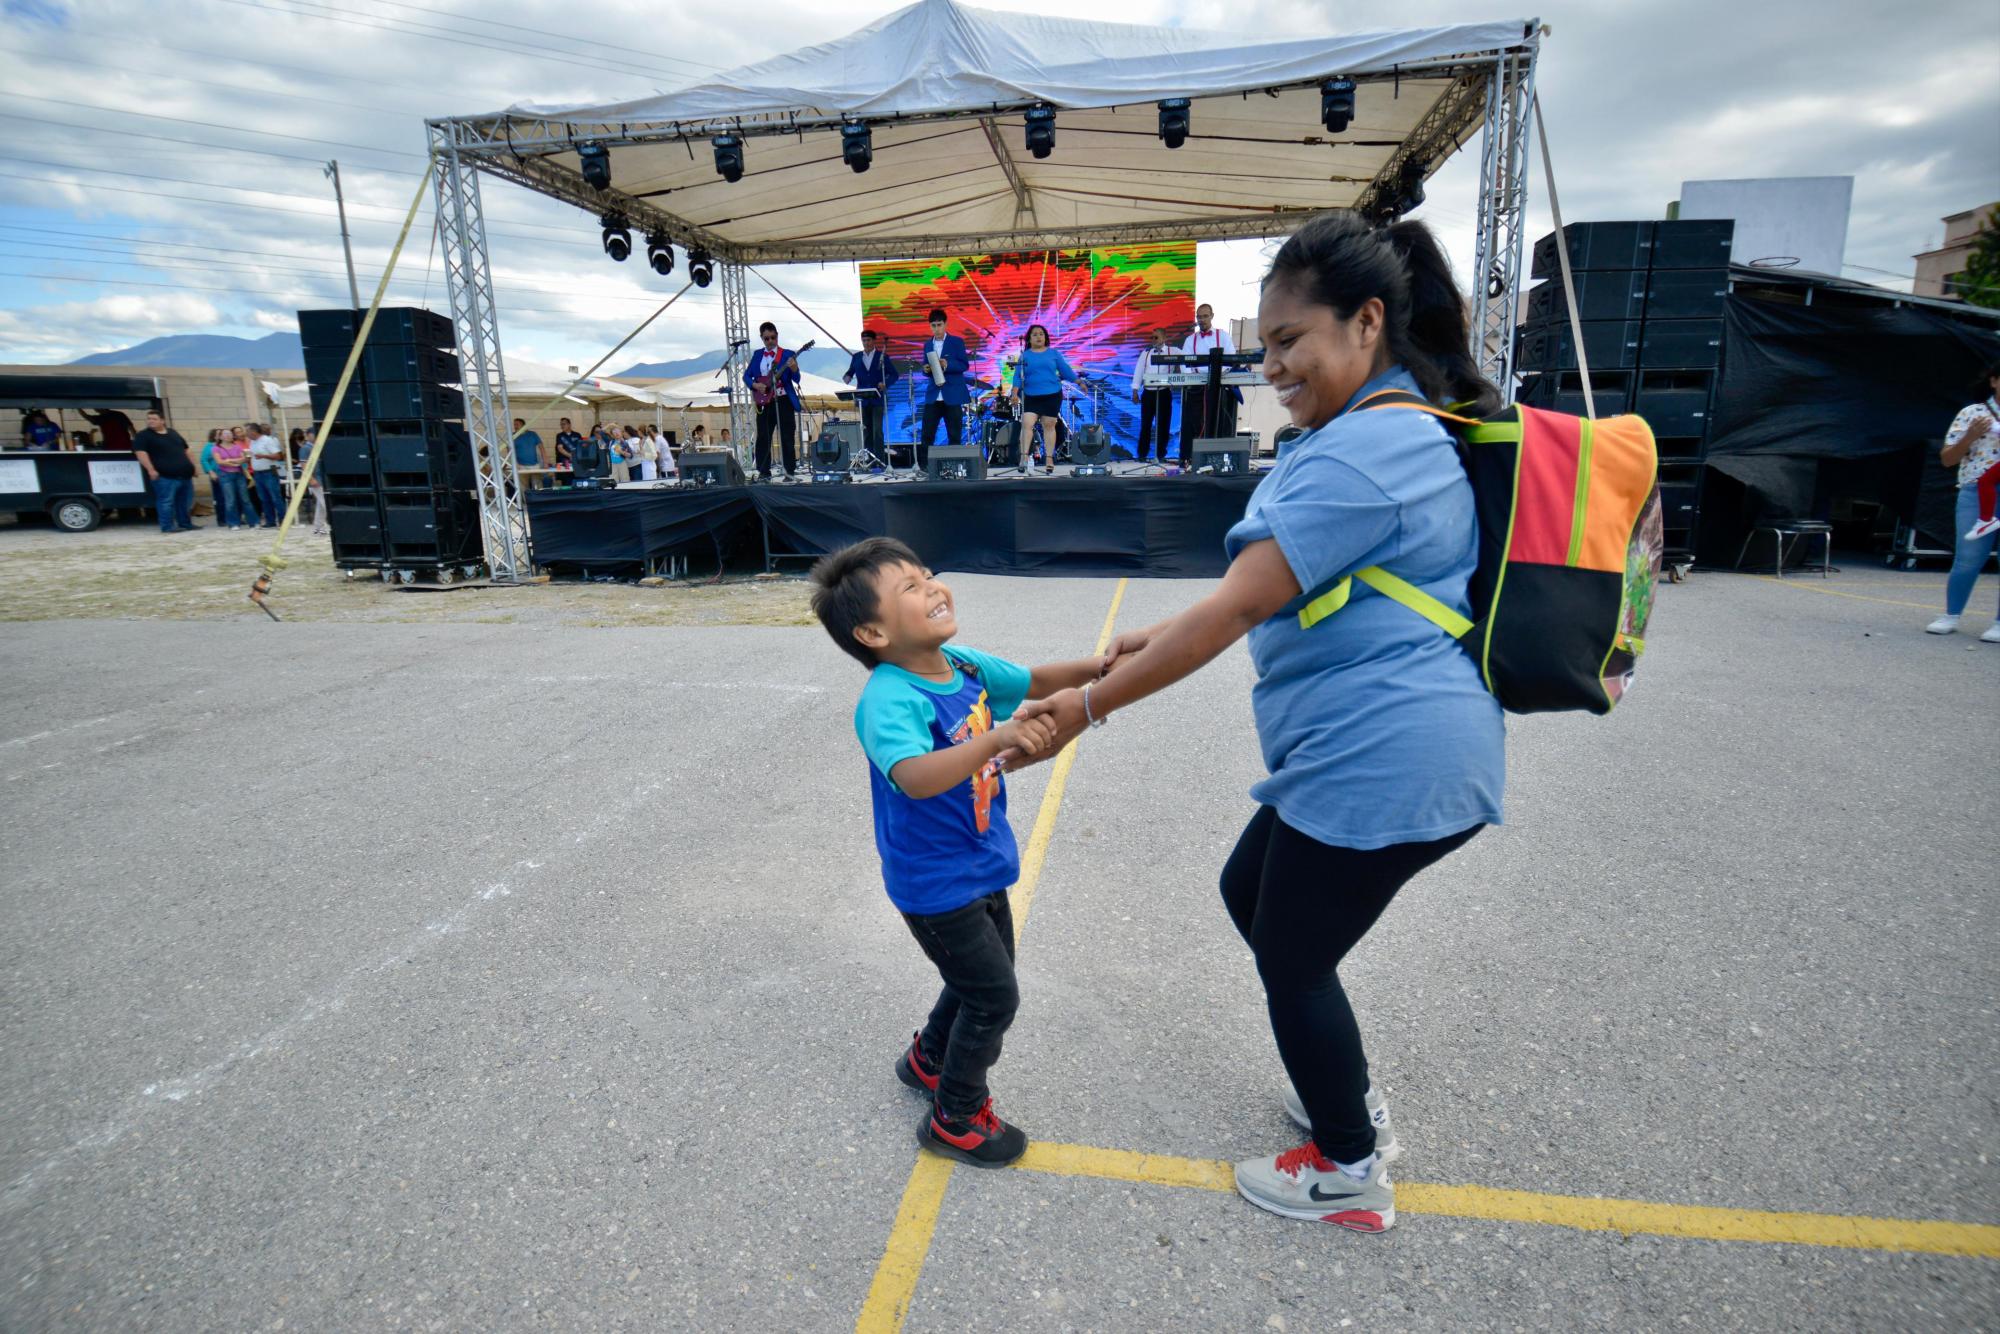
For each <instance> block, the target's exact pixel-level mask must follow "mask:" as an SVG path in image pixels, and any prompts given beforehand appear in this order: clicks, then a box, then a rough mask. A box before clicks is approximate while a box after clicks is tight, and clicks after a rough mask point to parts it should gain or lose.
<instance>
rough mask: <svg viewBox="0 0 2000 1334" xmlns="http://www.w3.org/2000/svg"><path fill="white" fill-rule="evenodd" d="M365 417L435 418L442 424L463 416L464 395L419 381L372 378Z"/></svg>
mask: <svg viewBox="0 0 2000 1334" xmlns="http://www.w3.org/2000/svg"><path fill="white" fill-rule="evenodd" d="M349 393H350V394H351V393H352V390H350V391H349ZM368 415H369V416H371V417H377V418H392V419H393V418H406V417H436V418H438V419H440V420H443V421H455V420H458V419H459V418H462V417H464V416H465V395H464V394H463V393H461V392H460V391H458V390H456V389H447V388H445V387H444V386H443V385H441V384H428V383H426V382H424V381H422V380H386V381H384V380H374V379H371V380H369V381H368Z"/></svg>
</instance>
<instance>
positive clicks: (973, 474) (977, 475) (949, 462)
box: [924, 445, 986, 482]
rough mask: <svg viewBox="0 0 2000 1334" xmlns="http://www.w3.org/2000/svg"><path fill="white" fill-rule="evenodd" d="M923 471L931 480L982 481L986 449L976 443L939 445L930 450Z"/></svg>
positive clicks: (984, 471)
mask: <svg viewBox="0 0 2000 1334" xmlns="http://www.w3.org/2000/svg"><path fill="white" fill-rule="evenodd" d="M924 472H925V473H926V474H928V475H929V477H930V479H931V480H932V481H933V482H983V481H985V480H986V451H985V450H983V449H981V448H980V447H979V446H978V445H939V446H937V447H936V448H934V449H932V450H931V452H930V459H929V461H928V462H926V463H925V464H924Z"/></svg>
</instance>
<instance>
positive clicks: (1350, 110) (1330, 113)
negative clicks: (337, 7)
mask: <svg viewBox="0 0 2000 1334" xmlns="http://www.w3.org/2000/svg"><path fill="white" fill-rule="evenodd" d="M1319 119H1320V123H1321V124H1323V125H1325V126H1326V132H1327V133H1328V134H1345V133H1346V132H1347V123H1348V122H1349V121H1351V120H1353V119H1354V80H1352V79H1328V80H1327V81H1326V82H1325V83H1323V84H1321V85H1320V86H1319Z"/></svg>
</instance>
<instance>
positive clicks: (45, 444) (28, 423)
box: [21, 408, 63, 450]
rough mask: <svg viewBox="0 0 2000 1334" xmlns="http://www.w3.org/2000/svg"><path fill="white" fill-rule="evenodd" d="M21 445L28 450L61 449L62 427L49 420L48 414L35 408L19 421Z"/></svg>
mask: <svg viewBox="0 0 2000 1334" xmlns="http://www.w3.org/2000/svg"><path fill="white" fill-rule="evenodd" d="M21 435H22V438H23V444H24V446H25V447H26V448H28V449H44V450H57V449H61V448H62V439H63V433H62V427H60V426H58V425H56V424H55V423H54V422H52V421H50V420H49V414H48V413H46V412H44V411H42V410H41V409H40V408H36V409H35V410H34V411H33V412H30V413H29V414H28V415H27V416H26V417H25V418H23V419H22V421H21Z"/></svg>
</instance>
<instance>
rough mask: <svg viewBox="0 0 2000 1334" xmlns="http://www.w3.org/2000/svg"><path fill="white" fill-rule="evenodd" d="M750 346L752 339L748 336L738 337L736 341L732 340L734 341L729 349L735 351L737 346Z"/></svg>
mask: <svg viewBox="0 0 2000 1334" xmlns="http://www.w3.org/2000/svg"><path fill="white" fill-rule="evenodd" d="M748 346H750V340H749V339H747V338H738V339H737V340H736V341H734V342H732V343H731V344H730V345H729V350H730V351H731V352H734V351H735V350H736V349H737V348H739V347H748Z"/></svg>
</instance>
